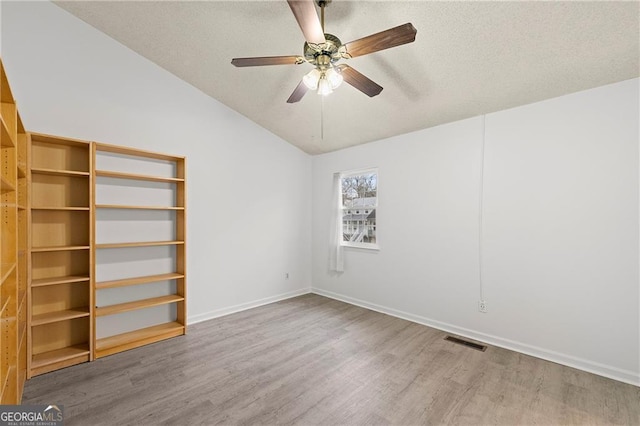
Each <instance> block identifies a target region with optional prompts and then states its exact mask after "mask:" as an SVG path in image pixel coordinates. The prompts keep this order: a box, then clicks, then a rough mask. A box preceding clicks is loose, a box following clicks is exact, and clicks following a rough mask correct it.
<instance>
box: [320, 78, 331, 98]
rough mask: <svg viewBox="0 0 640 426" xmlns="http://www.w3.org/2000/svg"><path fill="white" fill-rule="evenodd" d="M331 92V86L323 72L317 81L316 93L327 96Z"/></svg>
mask: <svg viewBox="0 0 640 426" xmlns="http://www.w3.org/2000/svg"><path fill="white" fill-rule="evenodd" d="M331 93H333V87H331V82H330V81H329V80H328V79H327V76H326V75H325V74H324V73H323V74H322V77H320V81H318V95H322V96H327V95H330V94H331Z"/></svg>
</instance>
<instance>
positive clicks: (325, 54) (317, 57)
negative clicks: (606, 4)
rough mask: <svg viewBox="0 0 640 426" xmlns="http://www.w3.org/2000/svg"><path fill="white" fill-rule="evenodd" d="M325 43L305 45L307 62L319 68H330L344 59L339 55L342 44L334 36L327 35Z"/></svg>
mask: <svg viewBox="0 0 640 426" xmlns="http://www.w3.org/2000/svg"><path fill="white" fill-rule="evenodd" d="M324 38H325V40H326V42H325V43H321V44H309V43H307V42H305V43H304V48H303V50H304V58H305V59H306V61H307V62H309V63H310V64H312V65H315V66H317V67H329V66H331V64H333V63H334V62H337V61H338V60H340V58H342V55H341V54H340V53H339V49H340V46H342V42H341V41H340V39H339V38H338V37H336V36H334V35H333V34H328V33H325V35H324Z"/></svg>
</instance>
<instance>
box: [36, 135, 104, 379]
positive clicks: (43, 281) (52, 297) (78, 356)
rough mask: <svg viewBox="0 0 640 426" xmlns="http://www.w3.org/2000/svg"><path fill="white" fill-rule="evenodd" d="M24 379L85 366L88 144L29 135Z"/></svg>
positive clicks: (88, 350)
mask: <svg viewBox="0 0 640 426" xmlns="http://www.w3.org/2000/svg"><path fill="white" fill-rule="evenodd" d="M30 160H31V164H30V168H29V175H30V179H31V181H30V192H31V202H30V205H29V209H28V216H29V224H30V238H29V258H30V262H31V264H30V269H31V276H30V283H29V300H30V302H31V303H30V308H31V309H30V315H29V326H30V331H31V332H30V333H29V340H30V344H29V345H28V346H29V351H28V352H29V353H28V357H27V358H28V360H29V368H28V376H29V377H32V376H36V375H38V374H42V373H46V372H49V371H53V370H57V369H59V368H62V367H67V366H70V365H74V364H78V363H81V362H86V361H89V360H90V359H91V354H92V349H93V348H92V343H93V334H92V330H93V329H92V326H91V316H92V313H93V308H92V307H93V305H94V304H93V299H92V295H93V292H92V290H91V278H92V275H91V272H92V267H91V260H92V254H91V253H92V240H91V237H92V235H93V232H92V229H93V211H92V210H91V200H92V191H93V183H92V173H91V172H92V168H93V167H92V155H91V143H90V142H85V141H79V140H73V139H68V138H60V137H55V136H48V135H42V134H37V133H31V134H30Z"/></svg>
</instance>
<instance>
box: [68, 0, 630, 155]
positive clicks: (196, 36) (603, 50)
mask: <svg viewBox="0 0 640 426" xmlns="http://www.w3.org/2000/svg"><path fill="white" fill-rule="evenodd" d="M56 4H57V5H59V6H60V7H62V8H64V9H65V10H67V11H69V12H70V13H72V14H74V15H76V16H77V17H79V18H80V19H82V20H84V21H86V22H87V23H89V24H90V25H92V26H94V27H95V28H97V29H99V30H101V31H103V32H104V33H106V34H108V35H109V36H111V37H113V38H114V39H116V40H118V41H119V42H121V43H122V44H124V45H126V46H128V47H129V48H131V49H133V50H134V51H136V52H138V53H139V54H140V55H142V56H144V57H146V58H148V59H149V60H151V61H153V62H155V63H156V64H158V65H160V66H161V67H163V68H165V69H167V70H168V71H170V72H172V73H173V74H175V75H176V76H178V77H179V78H181V79H183V80H184V81H186V82H188V83H190V84H192V85H193V86H195V87H197V88H199V89H200V90H202V91H203V92H205V93H207V94H208V95H210V96H212V97H213V98H215V99H217V100H219V101H220V102H222V103H224V104H226V105H227V106H229V107H231V108H233V109H234V110H236V111H238V112H240V113H241V114H243V115H245V116H247V117H248V118H250V119H251V120H253V121H255V122H256V123H258V124H260V125H261V126H263V127H264V128H266V129H268V130H270V131H271V132H273V133H275V134H277V135H279V136H280V137H282V138H283V139H285V140H286V141H288V142H290V143H291V144H293V145H296V146H298V147H300V148H301V149H302V150H304V151H306V152H308V153H311V154H316V153H322V152H328V151H333V150H337V149H341V148H344V147H347V146H352V145H358V144H362V143H366V142H370V141H374V140H378V139H383V138H386V137H390V136H394V135H398V134H402V133H407V132H411V131H415V130H419V129H423V128H427V127H432V126H435V125H438V124H442V123H447V122H451V121H455V120H460V119H464V118H468V117H472V116H476V115H480V114H484V113H489V112H493V111H499V110H503V109H506V108H511V107H514V106H518V105H523V104H527V103H531V102H535V101H539V100H543V99H548V98H551V97H555V96H560V95H563V94H567V93H572V92H576V91H579V90H584V89H588V88H592V87H597V86H601V85H604V84H608V83H613V82H617V81H622V80H626V79H629V78H634V77H638V75H639V56H640V53H639V49H640V48H639V5H640V3H638V2H635V1H632V2H597V1H596V2H574V1H570V2H431V1H395V2H390V1H375V2H365V1H347V0H333V3H331V4H330V5H329V7H327V9H326V17H325V20H326V28H325V30H326V32H328V33H332V34H335V35H337V36H338V37H339V38H340V39H341V40H342V41H343V42H347V41H352V40H355V39H358V38H361V37H364V36H367V35H369V34H372V33H376V32H379V31H382V30H386V29H388V28H391V27H395V26H397V25H400V24H403V23H405V22H411V23H413V25H414V26H415V27H416V29H417V30H418V34H417V37H416V41H415V42H414V43H412V44H407V45H404V46H400V47H396V48H393V49H389V50H385V51H381V52H377V53H374V54H371V55H368V56H364V57H358V58H354V59H351V60H349V61H348V63H349V65H351V66H352V67H354V68H355V69H357V70H358V71H360V72H361V73H363V74H364V75H366V76H367V77H369V78H371V79H372V80H374V81H375V82H377V83H378V84H380V85H381V86H383V87H384V90H383V91H382V93H381V94H380V95H379V96H377V97H374V98H368V97H367V96H365V95H364V94H362V93H361V92H359V91H357V90H356V89H354V88H353V87H351V86H348V85H347V84H343V85H342V86H341V87H339V88H338V89H337V90H336V91H335V92H334V93H333V94H331V95H329V96H327V97H324V98H323V97H321V96H319V95H317V94H315V93H313V92H309V93H307V95H306V96H305V97H304V98H303V99H302V101H301V102H299V103H297V104H287V103H286V100H287V98H288V97H289V95H290V94H291V92H292V91H293V89H294V88H295V87H296V85H297V84H298V82H299V81H300V79H301V78H302V76H303V75H304V74H305V73H307V72H308V71H309V70H310V69H311V65H309V64H303V65H282V66H267V67H253V68H235V67H234V66H232V65H231V63H230V62H231V59H232V58H234V57H249V56H276V55H301V54H302V46H303V42H304V40H303V37H302V33H301V31H300V29H299V27H298V26H297V23H296V21H295V19H294V17H293V15H292V13H291V10H290V9H289V6H288V5H287V3H286V2H285V1H284V0H278V1H255V2H249V1H200V2H184V1H176V2H167V1H162V2H149V1H144V2H130V1H114V2H109V1H107V2H105V1H99V2H98V1H96V2H93V1H71V2H67V1H61V2H56ZM322 111H324V114H322Z"/></svg>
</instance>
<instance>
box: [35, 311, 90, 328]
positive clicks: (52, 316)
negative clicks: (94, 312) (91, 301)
mask: <svg viewBox="0 0 640 426" xmlns="http://www.w3.org/2000/svg"><path fill="white" fill-rule="evenodd" d="M88 316H89V308H88V307H85V308H73V309H67V310H65V311H56V312H47V313H46V314H39V315H34V316H33V317H31V325H32V326H34V327H35V326H38V325H43V324H51V323H52V322H58V321H66V320H70V319H74V318H82V317H88Z"/></svg>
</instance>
